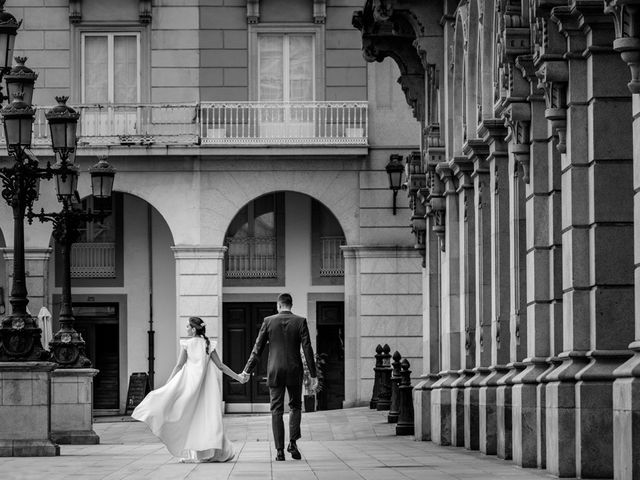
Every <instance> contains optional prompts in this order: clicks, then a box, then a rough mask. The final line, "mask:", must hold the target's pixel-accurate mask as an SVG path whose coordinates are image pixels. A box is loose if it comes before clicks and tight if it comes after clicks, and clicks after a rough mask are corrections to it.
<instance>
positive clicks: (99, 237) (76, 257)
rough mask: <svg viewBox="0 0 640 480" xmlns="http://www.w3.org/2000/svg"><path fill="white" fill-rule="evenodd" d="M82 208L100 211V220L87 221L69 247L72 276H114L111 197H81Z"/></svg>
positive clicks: (114, 244) (113, 232) (113, 235)
mask: <svg viewBox="0 0 640 480" xmlns="http://www.w3.org/2000/svg"><path fill="white" fill-rule="evenodd" d="M82 210H84V211H94V212H95V211H103V212H105V214H107V217H106V218H105V219H104V220H102V221H97V222H86V223H85V224H84V225H83V226H82V227H81V228H79V229H78V230H79V231H80V238H79V240H78V242H76V243H74V244H73V246H72V247H71V277H72V278H115V277H116V229H115V223H114V215H113V202H112V199H111V198H108V199H97V198H94V197H88V198H86V199H84V200H83V201H82Z"/></svg>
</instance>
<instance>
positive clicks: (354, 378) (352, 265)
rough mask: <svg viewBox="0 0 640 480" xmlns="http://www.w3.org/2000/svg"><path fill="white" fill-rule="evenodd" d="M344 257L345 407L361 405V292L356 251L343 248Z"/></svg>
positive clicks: (350, 248) (347, 247)
mask: <svg viewBox="0 0 640 480" xmlns="http://www.w3.org/2000/svg"><path fill="white" fill-rule="evenodd" d="M342 254H343V256H344V327H345V329H344V330H345V331H344V386H345V390H344V403H343V405H344V407H345V408H348V407H355V406H358V405H360V400H362V398H361V397H362V392H360V312H359V309H360V302H359V301H358V299H359V298H360V296H359V294H358V292H360V285H359V279H360V274H359V271H358V270H359V268H358V262H357V258H356V249H355V248H353V247H350V246H346V247H342ZM369 393H370V392H369Z"/></svg>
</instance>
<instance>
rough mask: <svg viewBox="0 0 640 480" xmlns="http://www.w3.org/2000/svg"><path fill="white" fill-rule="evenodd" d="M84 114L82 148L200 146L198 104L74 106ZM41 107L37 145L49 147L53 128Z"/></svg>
mask: <svg viewBox="0 0 640 480" xmlns="http://www.w3.org/2000/svg"><path fill="white" fill-rule="evenodd" d="M73 108H74V109H75V110H77V111H78V112H79V113H80V122H79V124H78V146H80V147H82V146H100V145H153V144H156V143H158V144H162V145H166V144H180V145H189V144H197V143H198V132H199V126H198V106H197V105H196V104H195V103H194V104H172V105H159V104H140V103H136V104H108V105H107V104H105V105H77V106H75V105H74V106H73ZM50 109H51V107H37V109H36V118H35V121H34V123H33V143H34V144H35V145H39V144H40V145H41V144H48V143H49V142H50V140H49V126H48V125H47V121H46V119H45V113H46V112H47V111H48V110H50Z"/></svg>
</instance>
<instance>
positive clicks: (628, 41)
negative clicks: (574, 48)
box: [604, 0, 640, 93]
mask: <svg viewBox="0 0 640 480" xmlns="http://www.w3.org/2000/svg"><path fill="white" fill-rule="evenodd" d="M604 3H605V9H604V11H605V12H606V13H609V14H611V15H613V18H614V22H613V24H614V27H615V31H616V38H615V40H614V41H613V49H614V50H615V51H616V52H618V53H620V57H621V58H622V60H623V61H624V62H625V63H626V64H627V66H628V67H629V70H630V71H631V81H630V82H629V83H628V84H627V86H628V87H629V91H630V92H631V93H640V15H639V13H640V1H639V0H605V2H604Z"/></svg>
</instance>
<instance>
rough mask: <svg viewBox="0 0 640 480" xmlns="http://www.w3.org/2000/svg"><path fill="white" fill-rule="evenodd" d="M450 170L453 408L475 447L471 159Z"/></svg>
mask: <svg viewBox="0 0 640 480" xmlns="http://www.w3.org/2000/svg"><path fill="white" fill-rule="evenodd" d="M450 165H451V169H452V171H453V173H454V174H455V176H456V178H457V183H458V188H457V194H458V217H459V219H458V226H459V233H458V236H459V239H460V240H459V243H460V245H459V247H460V274H459V278H460V287H459V288H460V330H461V332H464V335H461V336H460V339H459V341H460V366H461V370H460V378H459V379H458V380H456V382H455V383H454V384H453V386H454V389H457V390H459V391H460V392H462V404H461V405H459V406H458V407H457V408H458V409H462V411H463V413H464V419H463V424H464V430H463V434H464V442H463V444H464V446H465V447H466V448H469V449H473V450H478V448H479V443H478V433H479V430H478V398H477V390H476V391H475V395H474V396H473V397H474V398H473V401H472V397H471V396H470V394H469V393H468V392H469V390H470V387H469V386H468V382H469V380H471V378H472V377H473V376H474V375H475V372H474V371H473V368H474V367H475V360H476V359H475V351H476V344H475V336H476V335H475V332H476V295H475V289H476V269H475V234H476V233H475V208H474V192H473V183H472V181H471V174H472V172H473V162H472V161H470V160H469V159H468V158H467V157H455V158H454V159H453V160H452V161H451V162H450Z"/></svg>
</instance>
